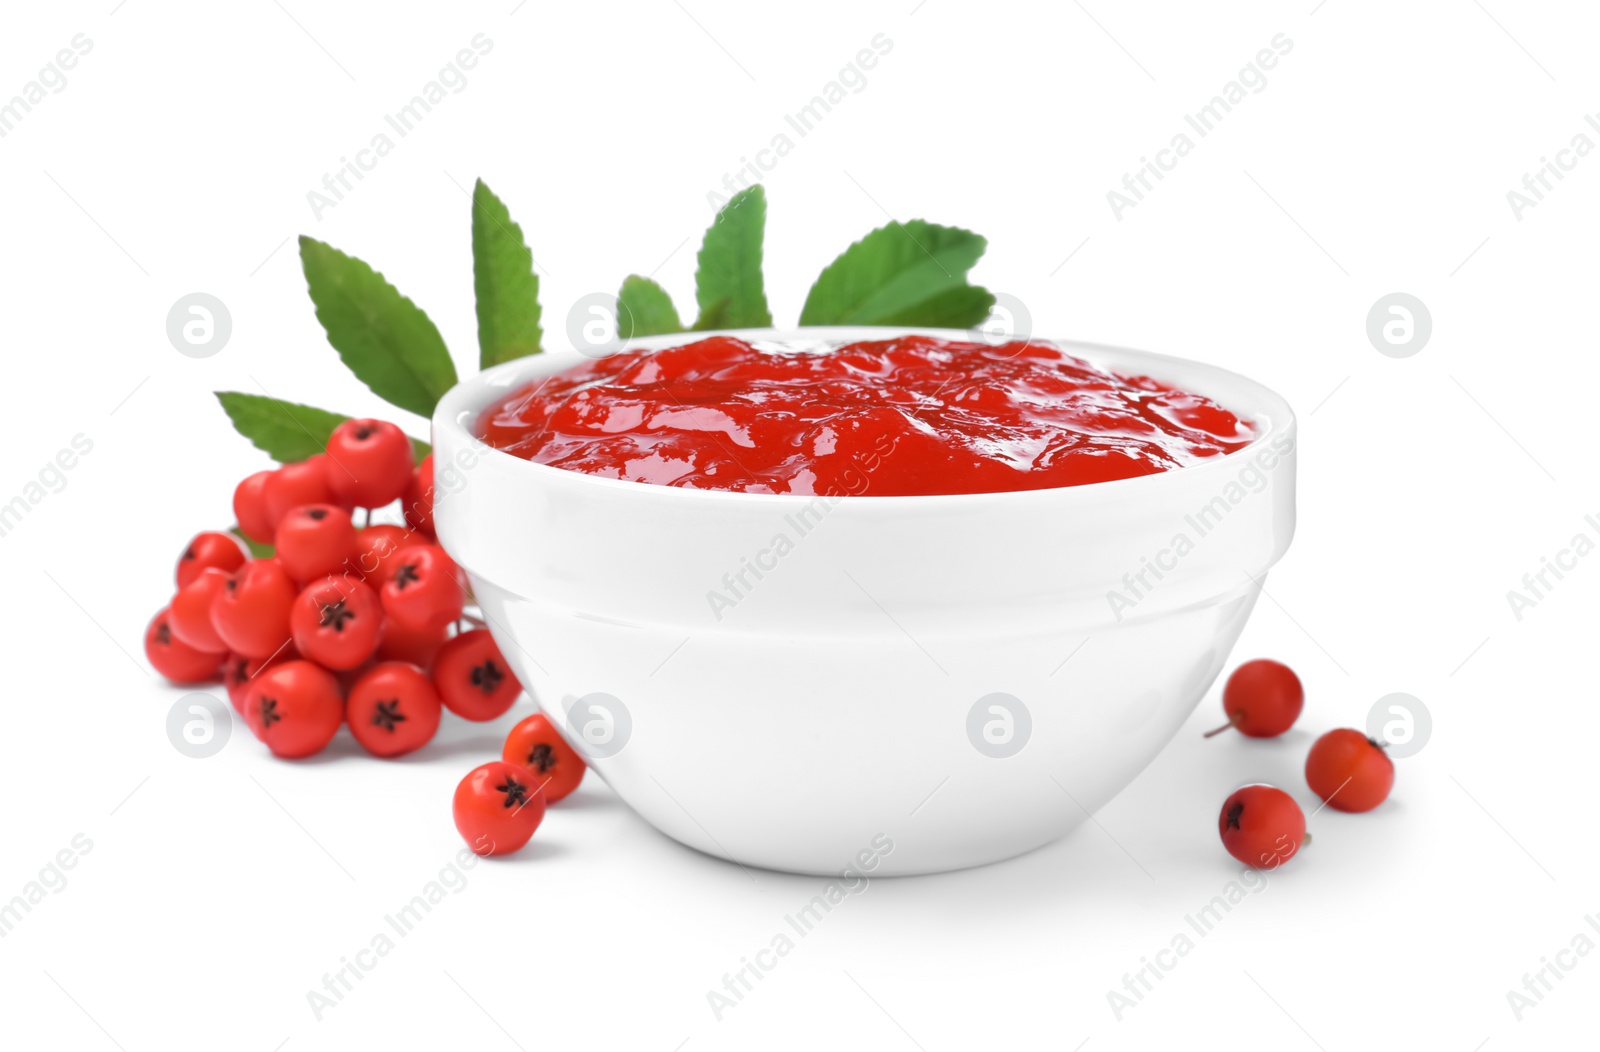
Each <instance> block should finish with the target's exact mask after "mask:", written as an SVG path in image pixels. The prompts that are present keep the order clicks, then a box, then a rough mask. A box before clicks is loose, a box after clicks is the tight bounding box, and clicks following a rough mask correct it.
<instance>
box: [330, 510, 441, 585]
mask: <svg viewBox="0 0 1600 1052" xmlns="http://www.w3.org/2000/svg"><path fill="white" fill-rule="evenodd" d="M426 543H427V538H426V537H423V536H422V535H421V534H419V533H416V532H415V531H413V530H408V529H406V528H405V527H404V526H391V525H389V524H387V523H380V524H378V525H376V526H368V527H366V528H365V529H360V530H357V531H356V559H355V565H354V566H352V567H351V568H350V569H349V570H348V571H347V572H348V573H354V574H357V575H359V576H360V577H361V578H362V579H363V580H365V581H366V582H367V583H368V584H370V585H371V586H372V587H374V588H382V587H383V585H384V583H385V582H386V581H388V580H389V578H391V577H393V576H394V568H395V561H394V557H395V556H396V555H398V554H399V552H400V549H402V548H406V547H409V546H410V545H413V544H426Z"/></svg>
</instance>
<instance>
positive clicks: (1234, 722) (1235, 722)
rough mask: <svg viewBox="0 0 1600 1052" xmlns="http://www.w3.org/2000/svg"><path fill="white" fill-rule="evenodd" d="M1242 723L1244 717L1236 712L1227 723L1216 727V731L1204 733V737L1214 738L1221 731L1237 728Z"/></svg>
mask: <svg viewBox="0 0 1600 1052" xmlns="http://www.w3.org/2000/svg"><path fill="white" fill-rule="evenodd" d="M1243 722H1244V716H1243V715H1241V714H1240V713H1237V712H1236V713H1234V714H1233V715H1232V716H1231V717H1229V718H1228V722H1227V723H1224V724H1223V725H1222V726H1220V727H1218V728H1217V729H1216V730H1214V731H1206V733H1205V736H1206V737H1207V738H1215V737H1216V736H1217V735H1219V734H1221V733H1222V732H1223V731H1228V730H1232V729H1233V728H1235V727H1237V726H1239V724H1241V723H1243Z"/></svg>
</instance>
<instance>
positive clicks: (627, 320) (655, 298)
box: [617, 274, 683, 340]
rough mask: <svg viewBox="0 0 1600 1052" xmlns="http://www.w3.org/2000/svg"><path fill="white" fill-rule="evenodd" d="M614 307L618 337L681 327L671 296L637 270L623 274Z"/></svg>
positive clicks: (623, 338)
mask: <svg viewBox="0 0 1600 1052" xmlns="http://www.w3.org/2000/svg"><path fill="white" fill-rule="evenodd" d="M617 308H618V309H617V339H619V340H626V339H630V338H631V337H634V336H657V335H659V334H661V333H664V332H682V331H683V322H681V321H679V320H678V308H676V307H674V306H673V305H672V297H671V296H668V295H667V290H666V289H664V288H662V287H661V286H660V285H657V284H656V283H655V282H653V281H651V280H650V279H649V278H641V277H640V276H639V275H637V274H629V275H628V276H627V277H626V278H623V279H622V290H621V291H620V292H618V293H617Z"/></svg>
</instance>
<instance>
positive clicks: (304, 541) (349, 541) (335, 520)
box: [277, 504, 357, 584]
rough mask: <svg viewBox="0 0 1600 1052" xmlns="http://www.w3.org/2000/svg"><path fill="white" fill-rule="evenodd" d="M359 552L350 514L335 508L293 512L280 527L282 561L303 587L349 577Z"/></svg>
mask: <svg viewBox="0 0 1600 1052" xmlns="http://www.w3.org/2000/svg"><path fill="white" fill-rule="evenodd" d="M356 551H357V547H356V528H355V526H353V525H352V524H351V522H350V513H349V512H347V511H345V510H344V509H343V508H338V507H335V506H334V505H332V504H306V505H302V506H301V507H298V508H291V509H290V510H289V514H287V515H285V516H284V517H283V518H282V520H280V521H279V523H278V533H277V556H278V561H279V562H281V563H283V568H284V569H285V570H288V571H289V576H290V577H293V578H294V579H295V580H296V581H298V582H300V583H301V584H304V583H306V582H307V581H315V580H318V579H319V578H323V577H326V576H328V575H329V574H336V573H345V572H346V571H347V570H348V569H349V567H350V565H351V564H352V563H354V562H355V558H356Z"/></svg>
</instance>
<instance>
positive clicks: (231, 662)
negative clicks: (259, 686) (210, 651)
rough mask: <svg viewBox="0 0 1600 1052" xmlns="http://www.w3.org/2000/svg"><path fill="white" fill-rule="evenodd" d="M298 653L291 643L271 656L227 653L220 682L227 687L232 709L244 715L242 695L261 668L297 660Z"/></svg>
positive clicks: (298, 657)
mask: <svg viewBox="0 0 1600 1052" xmlns="http://www.w3.org/2000/svg"><path fill="white" fill-rule="evenodd" d="M299 660H300V655H299V654H298V653H296V652H295V649H294V646H293V644H290V645H288V646H285V647H284V648H283V649H282V650H280V651H279V652H278V653H276V654H274V655H273V656H272V657H267V658H248V657H245V656H244V655H243V654H229V655H228V658H227V660H226V661H224V662H223V663H222V682H223V685H224V686H226V687H227V688H228V701H230V702H231V703H232V704H233V711H235V712H237V713H238V714H239V715H240V716H243V715H244V696H245V694H246V692H248V690H249V689H250V681H251V680H253V679H255V678H256V676H258V675H260V674H261V670H262V669H265V668H270V667H272V666H273V665H279V664H282V663H283V662H285V661H299Z"/></svg>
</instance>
